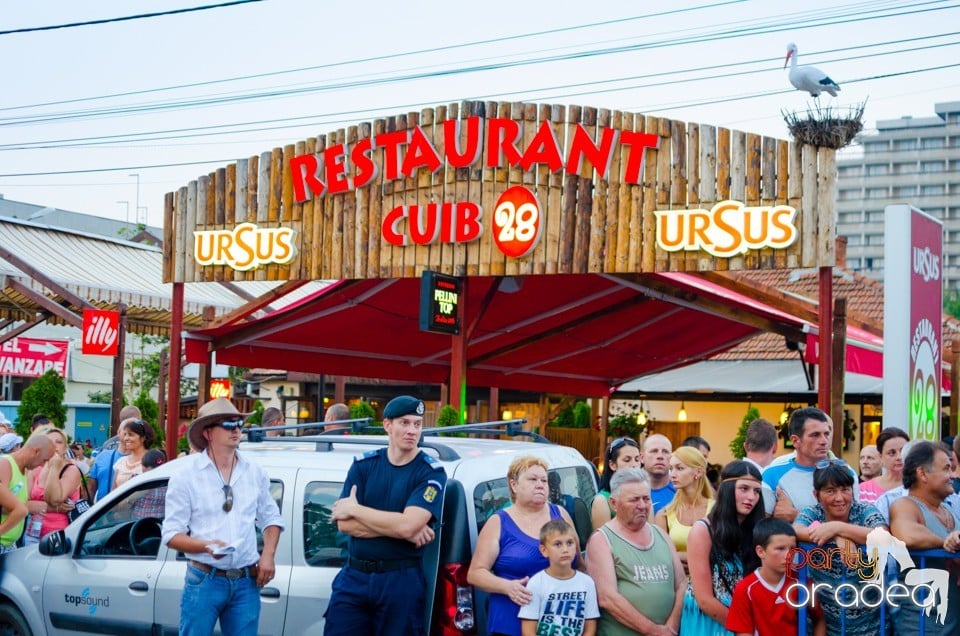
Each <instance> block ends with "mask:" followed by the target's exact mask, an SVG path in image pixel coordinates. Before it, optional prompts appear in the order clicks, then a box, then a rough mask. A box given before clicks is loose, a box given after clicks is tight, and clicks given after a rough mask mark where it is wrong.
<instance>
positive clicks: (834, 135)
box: [780, 102, 867, 150]
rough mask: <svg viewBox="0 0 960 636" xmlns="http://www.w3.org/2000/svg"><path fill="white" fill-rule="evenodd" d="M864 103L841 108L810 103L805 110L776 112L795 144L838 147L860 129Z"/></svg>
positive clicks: (850, 141) (851, 138) (837, 148)
mask: <svg viewBox="0 0 960 636" xmlns="http://www.w3.org/2000/svg"><path fill="white" fill-rule="evenodd" d="M866 105H867V103H866V102H861V103H860V104H857V105H856V106H850V107H846V108H841V107H837V106H821V105H820V104H814V106H813V107H812V108H807V110H806V112H801V113H798V112H788V111H785V110H781V111H780V114H781V115H783V121H784V122H786V124H787V128H789V129H790V134H791V135H792V136H793V139H794V141H796V142H797V143H800V144H804V145H811V146H817V147H818V148H833V149H835V150H839V149H840V148H843V147H845V146H848V145H850V144H851V143H852V142H853V140H854V138H855V137H856V136H857V134H859V133H860V131H861V130H863V111H864V108H865V107H866Z"/></svg>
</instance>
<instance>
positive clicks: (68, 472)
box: [27, 428, 81, 540]
mask: <svg viewBox="0 0 960 636" xmlns="http://www.w3.org/2000/svg"><path fill="white" fill-rule="evenodd" d="M36 434H42V435H46V436H47V437H48V438H49V439H50V441H51V442H52V443H53V456H51V457H50V459H49V460H47V462H46V463H45V464H44V465H43V466H41V467H40V468H37V469H35V470H34V471H33V472H32V473H31V474H30V499H31V500H32V501H35V502H44V503H45V504H46V509H45V511H44V512H43V513H42V514H39V518H40V519H41V521H40V525H39V528H38V527H36V526H35V525H34V524H35V523H36V520H37V518H38V517H37V514H38V513H33V514H34V517H33V518H31V521H30V526H28V527H27V534H28V537H29V539H30V540H32V539H34V538H36V539H40V538H42V537H45V536H46V535H48V534H50V533H51V532H54V531H56V530H63V529H64V528H66V527H67V526H68V525H70V519H69V517H68V516H67V513H69V512H70V510H72V509H73V502H75V501H76V500H77V499H78V498H79V497H80V490H79V487H80V483H81V475H80V469H79V468H77V466H76V464H74V463H73V461H72V460H71V459H70V458H69V457H68V456H67V436H66V434H65V433H64V432H63V431H61V430H60V429H59V428H49V429H47V430H46V432H44V433H41V432H40V431H38V432H37V433H35V435H36ZM38 529H39V533H37V530H38Z"/></svg>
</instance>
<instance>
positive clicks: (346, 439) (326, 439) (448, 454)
mask: <svg viewBox="0 0 960 636" xmlns="http://www.w3.org/2000/svg"><path fill="white" fill-rule="evenodd" d="M277 428H279V427H277ZM346 432H347V431H346V430H345V429H339V430H337V431H331V432H330V433H327V434H320V435H302V436H300V437H271V438H270V440H269V443H271V444H304V443H312V444H313V445H314V450H315V451H316V452H318V453H329V452H330V451H332V450H333V446H334V444H339V445H341V446H343V445H346V444H351V445H355V446H376V447H377V448H384V447H386V445H387V442H388V440H387V438H386V436H380V437H379V438H371V437H356V436H355V435H353V434H352V433H351V434H350V435H344V433H346ZM247 441H256V442H263V441H264V440H247ZM417 446H419V447H420V448H429V449H430V450H433V451H435V452H436V453H437V458H438V459H442V460H444V461H453V460H456V459H460V454H459V453H457V451H455V450H453V449H452V448H450V447H449V446H447V445H446V444H441V443H439V442H434V441H432V440H431V441H424V440H422V439H421V440H420V442H419V443H418V444H417Z"/></svg>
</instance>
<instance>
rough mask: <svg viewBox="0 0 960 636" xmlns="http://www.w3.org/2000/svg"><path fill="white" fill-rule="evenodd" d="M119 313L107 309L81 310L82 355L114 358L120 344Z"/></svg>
mask: <svg viewBox="0 0 960 636" xmlns="http://www.w3.org/2000/svg"><path fill="white" fill-rule="evenodd" d="M119 336H120V312H119V311H110V310H107V309H84V310H83V343H82V347H81V352H82V353H83V354H84V355H94V356H116V355H117V349H118V347H119V344H120V338H119Z"/></svg>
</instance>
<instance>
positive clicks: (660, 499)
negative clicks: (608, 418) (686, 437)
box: [642, 434, 677, 515]
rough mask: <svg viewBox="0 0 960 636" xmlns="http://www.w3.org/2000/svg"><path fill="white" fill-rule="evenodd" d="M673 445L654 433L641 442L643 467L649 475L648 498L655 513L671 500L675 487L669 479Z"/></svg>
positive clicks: (675, 491) (675, 490)
mask: <svg viewBox="0 0 960 636" xmlns="http://www.w3.org/2000/svg"><path fill="white" fill-rule="evenodd" d="M671 453H673V445H672V444H671V443H670V440H669V439H667V438H666V436H664V435H659V434H654V435H651V436H649V437H648V438H647V439H646V440H644V442H643V452H642V459H643V469H644V470H645V471H647V475H649V476H650V500H651V501H652V502H653V514H654V515H656V514H657V513H658V512H660V510H662V509H663V508H665V507H666V506H667V504H669V503H670V502H671V501H673V497H674V495H676V494H677V489H676V488H675V487H674V485H673V482H672V481H670V454H671Z"/></svg>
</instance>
